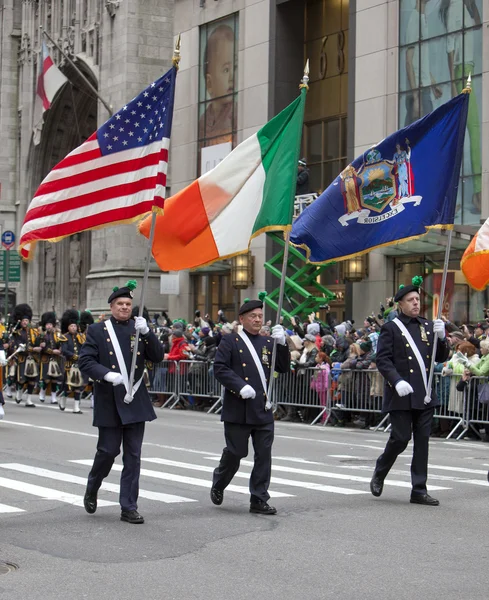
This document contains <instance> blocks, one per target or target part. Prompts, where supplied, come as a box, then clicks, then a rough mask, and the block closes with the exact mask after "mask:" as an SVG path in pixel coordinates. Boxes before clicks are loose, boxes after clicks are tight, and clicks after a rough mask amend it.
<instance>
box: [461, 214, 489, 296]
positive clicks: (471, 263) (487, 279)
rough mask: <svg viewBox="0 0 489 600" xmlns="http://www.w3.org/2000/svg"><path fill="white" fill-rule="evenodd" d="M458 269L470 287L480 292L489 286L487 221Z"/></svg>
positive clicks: (488, 224)
mask: <svg viewBox="0 0 489 600" xmlns="http://www.w3.org/2000/svg"><path fill="white" fill-rule="evenodd" d="M460 268H461V269H462V273H463V274H464V275H465V279H466V280H467V283H468V284H469V285H470V287H473V288H474V289H475V290H478V291H479V292H481V291H482V290H485V289H486V287H487V285H488V284H489V219H487V220H486V222H485V223H484V224H483V225H482V227H481V228H480V229H479V231H478V232H477V233H476V234H475V236H474V237H473V238H472V241H471V242H470V244H469V245H468V247H467V250H465V252H464V255H463V256H462V260H461V261H460Z"/></svg>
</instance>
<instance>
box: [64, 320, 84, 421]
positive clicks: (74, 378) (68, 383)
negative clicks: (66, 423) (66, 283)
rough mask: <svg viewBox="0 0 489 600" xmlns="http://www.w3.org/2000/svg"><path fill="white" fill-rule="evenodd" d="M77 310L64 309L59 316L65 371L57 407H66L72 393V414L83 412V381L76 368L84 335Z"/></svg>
mask: <svg viewBox="0 0 489 600" xmlns="http://www.w3.org/2000/svg"><path fill="white" fill-rule="evenodd" d="M78 323H79V312H78V311H77V310H74V309H70V308H69V309H68V310H65V312H64V313H63V316H62V317H61V334H62V335H63V336H64V337H65V339H66V341H64V342H63V343H62V345H61V351H62V353H63V356H64V357H65V369H64V370H65V373H64V380H63V391H62V393H61V395H60V397H59V408H60V410H64V409H65V408H66V398H67V397H68V394H70V393H73V398H74V406H73V414H75V415H81V414H83V413H82V411H81V410H80V400H81V394H82V391H83V388H84V387H85V381H84V380H83V377H82V374H81V372H80V369H79V368H78V356H79V355H80V350H81V347H82V346H83V344H84V343H85V339H86V336H85V334H84V333H81V332H80V330H79V327H78Z"/></svg>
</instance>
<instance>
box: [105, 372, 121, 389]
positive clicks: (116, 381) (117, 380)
mask: <svg viewBox="0 0 489 600" xmlns="http://www.w3.org/2000/svg"><path fill="white" fill-rule="evenodd" d="M104 379H105V381H108V382H109V383H111V384H112V385H113V386H114V387H115V386H116V385H120V384H121V383H123V382H124V380H123V379H122V375H121V374H120V373H112V371H109V372H108V373H106V374H105V375H104Z"/></svg>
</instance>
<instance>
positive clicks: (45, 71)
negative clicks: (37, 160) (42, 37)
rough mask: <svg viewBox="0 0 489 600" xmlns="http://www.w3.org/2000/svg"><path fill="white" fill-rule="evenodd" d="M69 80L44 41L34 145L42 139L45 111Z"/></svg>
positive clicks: (36, 107)
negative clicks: (51, 55)
mask: <svg viewBox="0 0 489 600" xmlns="http://www.w3.org/2000/svg"><path fill="white" fill-rule="evenodd" d="M67 81H68V80H67V79H66V77H65V76H64V75H63V73H61V71H60V70H59V69H58V67H57V66H56V65H55V64H54V63H53V59H52V58H51V57H50V56H49V50H48V47H47V46H46V44H45V43H44V42H43V43H42V52H41V64H40V69H39V77H38V78H37V90H36V101H35V103H34V139H33V141H34V145H35V146H37V144H39V142H40V141H41V131H42V126H43V123H44V113H45V112H46V111H47V110H48V109H49V108H51V104H52V103H53V100H54V97H55V96H56V94H57V92H58V91H59V90H60V89H61V88H62V87H63V85H64V84H65V83H66V82H67Z"/></svg>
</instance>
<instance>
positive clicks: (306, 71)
mask: <svg viewBox="0 0 489 600" xmlns="http://www.w3.org/2000/svg"><path fill="white" fill-rule="evenodd" d="M308 82H309V59H308V60H307V62H306V66H305V67H304V75H303V77H302V82H301V84H300V86H299V88H300V89H303V88H306V89H309V86H308ZM297 150H298V151H299V148H298V149H297ZM284 242H285V245H284V258H283V261H282V277H281V278H280V290H279V294H278V300H277V319H276V324H279V323H280V317H281V316H282V306H283V302H284V292H285V279H286V277H287V263H288V262H289V246H290V229H289V230H288V231H286V233H285V239H284ZM276 362H277V340H274V342H273V350H272V361H271V364H270V381H269V383H268V390H267V401H266V403H265V410H270V409H271V408H273V411H274V412H275V411H276V410H277V403H276V402H274V398H273V388H274V383H275V364H276Z"/></svg>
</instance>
